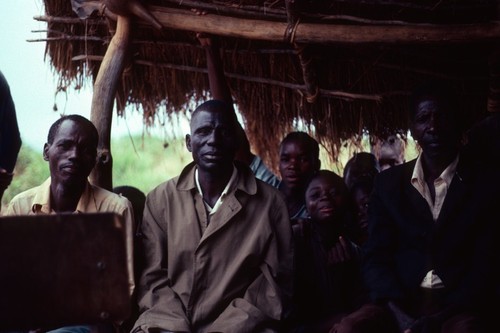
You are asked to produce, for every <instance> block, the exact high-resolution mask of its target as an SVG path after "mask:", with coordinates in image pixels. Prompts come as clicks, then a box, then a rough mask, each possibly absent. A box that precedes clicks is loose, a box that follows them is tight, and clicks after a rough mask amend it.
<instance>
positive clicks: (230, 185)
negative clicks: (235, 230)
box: [194, 165, 238, 215]
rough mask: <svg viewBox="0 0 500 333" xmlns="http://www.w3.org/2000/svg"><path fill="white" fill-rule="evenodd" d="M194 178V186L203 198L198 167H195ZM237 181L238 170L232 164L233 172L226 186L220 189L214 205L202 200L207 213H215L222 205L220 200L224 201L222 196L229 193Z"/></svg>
mask: <svg viewBox="0 0 500 333" xmlns="http://www.w3.org/2000/svg"><path fill="white" fill-rule="evenodd" d="M194 179H195V183H196V188H197V189H198V192H199V193H200V194H201V197H202V198H203V191H202V190H201V185H200V181H199V176H198V168H196V170H195V171H194ZM237 181H238V171H237V170H236V167H235V166H234V165H233V173H232V174H231V178H229V181H228V182H227V184H226V187H225V188H224V190H223V191H222V193H221V195H220V197H219V198H218V199H217V202H216V203H215V205H214V206H213V207H210V205H208V204H207V203H206V202H205V201H203V203H204V204H205V207H206V208H207V211H208V213H209V215H213V214H215V212H216V211H217V210H218V209H219V207H220V206H221V205H222V202H223V201H224V198H225V197H226V196H227V194H228V193H230V192H231V191H232V190H233V189H234V188H235V186H236V183H237Z"/></svg>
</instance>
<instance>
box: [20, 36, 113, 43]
mask: <svg viewBox="0 0 500 333" xmlns="http://www.w3.org/2000/svg"><path fill="white" fill-rule="evenodd" d="M62 40H84V41H85V40H87V41H93V42H103V43H108V42H109V40H106V39H103V38H101V37H95V36H60V37H47V38H37V39H26V41H27V42H30V43H34V42H57V41H62Z"/></svg>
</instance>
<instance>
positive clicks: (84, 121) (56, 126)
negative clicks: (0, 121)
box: [47, 114, 99, 147]
mask: <svg viewBox="0 0 500 333" xmlns="http://www.w3.org/2000/svg"><path fill="white" fill-rule="evenodd" d="M66 120H71V121H74V122H75V123H79V124H83V125H85V126H87V128H88V129H89V130H90V132H91V134H92V137H93V139H94V141H95V145H96V147H97V144H98V142H99V133H98V132H97V128H96V127H95V125H94V124H93V123H92V122H91V121H90V120H88V119H87V118H85V117H83V116H80V115H78V114H70V115H66V116H62V117H61V118H59V119H57V120H56V121H55V122H54V123H53V124H52V125H51V126H50V128H49V134H48V135H47V143H48V144H52V143H54V138H55V136H56V134H57V131H58V130H59V128H60V127H61V124H62V123H63V122H64V121H66Z"/></svg>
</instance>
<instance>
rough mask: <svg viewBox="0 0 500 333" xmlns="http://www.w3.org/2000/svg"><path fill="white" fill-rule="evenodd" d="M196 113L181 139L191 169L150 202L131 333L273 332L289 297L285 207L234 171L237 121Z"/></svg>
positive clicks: (223, 111)
mask: <svg viewBox="0 0 500 333" xmlns="http://www.w3.org/2000/svg"><path fill="white" fill-rule="evenodd" d="M228 107H229V106H228V105H227V104H226V103H225V102H222V101H218V100H212V101H208V102H205V103H203V104H202V105H200V106H198V108H196V110H195V111H194V112H193V114H192V118H191V134H188V135H186V146H187V149H188V150H189V151H190V152H191V153H192V155H193V160H194V162H193V163H190V164H189V165H187V166H186V167H185V168H184V170H183V171H182V173H181V174H180V175H179V176H178V177H176V178H174V179H171V180H169V181H167V182H165V183H162V184H161V185H159V186H158V187H157V188H156V189H154V190H153V191H151V192H150V193H149V194H148V195H147V199H146V207H145V210H144V218H143V223H142V228H141V231H142V234H143V237H144V238H143V247H144V251H145V257H146V258H145V260H146V262H145V270H144V271H143V274H142V276H141V279H140V283H139V284H138V297H139V307H140V309H141V315H140V317H139V318H138V320H137V322H136V324H135V327H134V329H133V332H141V331H143V332H190V333H191V332H192V333H201V332H203V333H205V332H238V333H243V332H276V331H278V330H279V328H280V324H281V322H282V319H283V317H284V316H285V315H286V313H287V305H288V304H289V300H290V296H291V291H292V285H291V281H292V266H293V243H292V242H293V241H292V233H291V226H290V222H289V218H288V214H287V208H286V204H285V202H284V201H283V198H282V195H281V194H280V192H279V191H278V190H276V189H275V188H273V187H272V186H270V185H268V184H266V183H264V182H262V181H260V180H257V179H256V178H255V176H254V175H253V174H252V171H251V170H250V169H249V168H248V167H247V166H245V165H243V164H242V163H239V162H237V161H234V155H235V152H236V149H237V147H238V140H237V135H236V132H235V122H236V121H237V120H236V117H235V116H234V113H233V112H229V111H228V109H227V108H228Z"/></svg>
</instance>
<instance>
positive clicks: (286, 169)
mask: <svg viewBox="0 0 500 333" xmlns="http://www.w3.org/2000/svg"><path fill="white" fill-rule="evenodd" d="M279 170H280V174H281V179H282V181H283V182H284V183H285V184H286V185H287V186H288V188H292V189H293V188H297V187H301V186H305V183H306V182H307V181H308V179H309V177H310V176H311V174H312V173H314V172H315V171H316V164H315V160H314V159H313V157H312V152H310V151H308V149H307V147H306V144H305V143H303V142H301V141H289V142H286V143H284V144H283V145H282V146H281V149H280V161H279Z"/></svg>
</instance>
